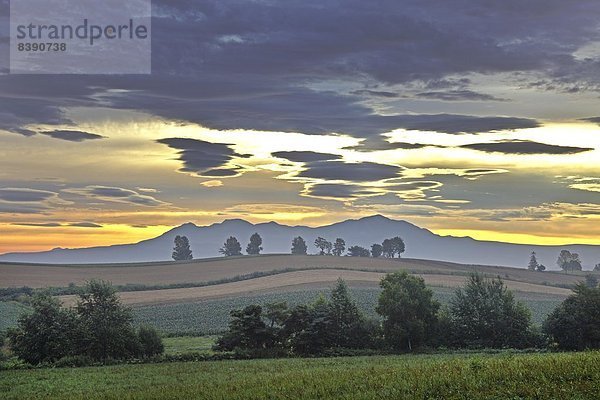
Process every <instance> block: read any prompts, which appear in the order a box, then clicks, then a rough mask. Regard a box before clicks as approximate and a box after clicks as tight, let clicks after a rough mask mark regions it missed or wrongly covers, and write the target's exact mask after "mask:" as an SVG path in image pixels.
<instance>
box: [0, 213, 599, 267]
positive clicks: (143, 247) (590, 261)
mask: <svg viewBox="0 0 600 400" xmlns="http://www.w3.org/2000/svg"><path fill="white" fill-rule="evenodd" d="M254 232H258V233H259V234H260V235H261V236H262V238H263V248H264V253H289V252H290V247H291V241H292V239H293V238H294V237H296V236H302V237H303V238H304V239H305V240H306V243H307V244H308V247H309V253H315V252H316V251H317V249H316V248H315V247H314V245H313V243H314V240H315V239H316V238H317V237H319V236H321V237H324V238H326V239H328V240H331V241H333V240H335V238H338V237H341V238H344V239H345V241H346V245H347V247H349V246H352V245H360V246H364V247H367V248H370V246H371V244H373V243H381V242H382V241H383V240H384V239H385V238H389V237H393V236H401V237H402V238H403V239H404V241H405V243H406V253H405V254H404V255H403V256H404V257H410V258H420V259H428V260H439V261H451V262H457V263H466V264H484V265H508V266H514V267H525V266H526V265H527V263H528V261H529V256H530V254H531V252H532V251H535V252H536V253H537V257H538V260H539V262H540V263H543V264H545V265H546V267H548V268H549V269H557V266H556V259H557V256H558V254H559V252H560V250H562V249H568V250H570V251H571V252H576V253H578V254H579V255H580V256H581V259H582V260H583V264H584V267H585V268H586V269H592V268H593V266H594V265H595V264H596V263H598V262H600V246H591V245H569V246H533V245H518V244H508V243H500V242H486V241H477V240H474V239H471V238H457V237H451V236H439V235H436V234H434V233H432V232H430V231H428V230H426V229H423V228H419V227H418V226H415V225H412V224H410V223H408V222H406V221H397V220H392V219H389V218H386V217H383V216H381V215H376V216H372V217H366V218H361V219H358V220H347V221H344V222H340V223H336V224H333V225H327V226H322V227H317V228H311V227H305V226H285V225H280V224H277V223H275V222H269V223H263V224H251V223H249V222H246V221H243V220H239V219H235V220H226V221H224V222H222V223H218V224H213V225H210V226H201V227H199V226H196V225H194V224H191V223H188V224H184V225H181V226H179V227H177V228H174V229H172V230H170V231H169V232H166V233H164V234H163V235H161V236H159V237H156V238H154V239H149V240H145V241H142V242H140V243H137V244H128V245H115V246H107V247H93V248H85V249H55V250H52V251H47V252H39V253H12V254H4V255H0V261H13V262H35V263H52V264H73V263H130V262H150V261H161V260H169V259H170V257H171V251H172V247H173V240H174V238H175V236H176V235H185V236H187V237H188V238H189V239H190V243H191V247H192V251H193V253H194V256H195V257H196V258H206V257H215V256H218V255H219V253H218V250H219V248H221V247H222V246H223V242H224V241H225V239H226V238H227V237H229V236H232V235H233V236H236V237H237V238H238V239H239V241H240V242H241V243H242V248H245V245H246V243H247V241H248V238H249V237H250V235H252V234H253V233H254Z"/></svg>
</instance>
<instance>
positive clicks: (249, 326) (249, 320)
mask: <svg viewBox="0 0 600 400" xmlns="http://www.w3.org/2000/svg"><path fill="white" fill-rule="evenodd" d="M230 315H231V321H230V322H229V330H228V331H227V333H225V334H224V335H223V336H221V337H220V338H219V339H218V340H217V343H216V345H215V348H216V349H217V350H225V351H232V350H258V349H264V348H265V347H266V345H267V343H268V342H269V339H270V338H269V336H268V330H267V326H266V324H265V322H264V321H263V319H262V307H261V306H259V305H257V304H252V305H249V306H247V307H245V308H243V309H241V310H233V311H231V313H230Z"/></svg>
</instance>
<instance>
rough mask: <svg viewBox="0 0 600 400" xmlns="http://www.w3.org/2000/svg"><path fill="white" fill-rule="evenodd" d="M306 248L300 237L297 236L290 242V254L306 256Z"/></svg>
mask: <svg viewBox="0 0 600 400" xmlns="http://www.w3.org/2000/svg"><path fill="white" fill-rule="evenodd" d="M307 250H308V247H307V246H306V242H305V241H304V239H302V237H300V236H298V237H295V238H294V240H292V254H304V255H306V251H307Z"/></svg>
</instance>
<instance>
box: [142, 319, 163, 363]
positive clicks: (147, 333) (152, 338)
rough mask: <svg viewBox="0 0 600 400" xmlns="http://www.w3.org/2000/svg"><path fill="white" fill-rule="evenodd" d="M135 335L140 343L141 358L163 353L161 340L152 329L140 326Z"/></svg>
mask: <svg viewBox="0 0 600 400" xmlns="http://www.w3.org/2000/svg"><path fill="white" fill-rule="evenodd" d="M137 335H138V340H139V342H140V352H141V354H142V355H143V356H145V357H152V356H156V355H159V354H162V353H163V352H164V351H165V346H164V344H163V342H162V339H161V337H160V335H159V334H158V332H157V331H156V329H154V328H153V327H151V326H140V328H139V329H138V333H137Z"/></svg>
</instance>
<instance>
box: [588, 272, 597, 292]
mask: <svg viewBox="0 0 600 400" xmlns="http://www.w3.org/2000/svg"><path fill="white" fill-rule="evenodd" d="M585 285H586V286H587V287H589V288H592V289H593V288H596V287H598V278H597V277H596V276H595V275H592V274H587V275H586V276H585Z"/></svg>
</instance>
